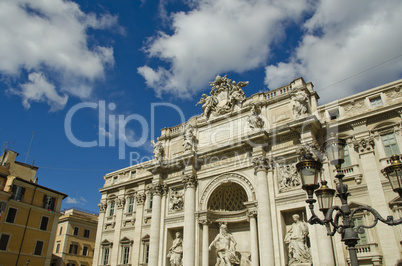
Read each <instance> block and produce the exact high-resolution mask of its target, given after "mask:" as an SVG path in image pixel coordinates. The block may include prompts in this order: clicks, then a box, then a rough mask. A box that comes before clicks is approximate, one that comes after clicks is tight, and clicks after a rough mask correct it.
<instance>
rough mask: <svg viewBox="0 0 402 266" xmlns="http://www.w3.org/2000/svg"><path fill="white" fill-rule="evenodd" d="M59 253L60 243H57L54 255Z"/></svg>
mask: <svg viewBox="0 0 402 266" xmlns="http://www.w3.org/2000/svg"><path fill="white" fill-rule="evenodd" d="M59 252H60V242H57V245H56V253H59Z"/></svg>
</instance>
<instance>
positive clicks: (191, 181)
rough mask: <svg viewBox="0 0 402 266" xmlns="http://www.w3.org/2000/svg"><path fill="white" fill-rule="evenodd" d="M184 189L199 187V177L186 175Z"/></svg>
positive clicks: (183, 180) (183, 179)
mask: <svg viewBox="0 0 402 266" xmlns="http://www.w3.org/2000/svg"><path fill="white" fill-rule="evenodd" d="M181 181H182V182H183V184H184V188H185V189H187V188H195V187H196V186H197V176H196V175H184V176H183V178H182V180H181Z"/></svg>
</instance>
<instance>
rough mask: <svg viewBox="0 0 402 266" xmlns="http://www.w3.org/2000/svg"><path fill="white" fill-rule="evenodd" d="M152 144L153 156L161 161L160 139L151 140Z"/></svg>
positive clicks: (161, 147)
mask: <svg viewBox="0 0 402 266" xmlns="http://www.w3.org/2000/svg"><path fill="white" fill-rule="evenodd" d="M151 144H152V146H154V157H155V159H156V160H157V161H159V162H161V161H162V159H163V145H162V143H161V142H160V141H157V142H156V143H155V141H153V140H151Z"/></svg>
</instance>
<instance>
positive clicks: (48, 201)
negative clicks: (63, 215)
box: [43, 195, 56, 211]
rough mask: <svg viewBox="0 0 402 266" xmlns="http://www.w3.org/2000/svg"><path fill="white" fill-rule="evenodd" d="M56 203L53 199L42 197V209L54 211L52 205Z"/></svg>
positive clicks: (46, 196)
mask: <svg viewBox="0 0 402 266" xmlns="http://www.w3.org/2000/svg"><path fill="white" fill-rule="evenodd" d="M55 203H56V199H55V198H54V197H51V196H48V195H44V196H43V208H45V209H47V210H49V211H54V205H55Z"/></svg>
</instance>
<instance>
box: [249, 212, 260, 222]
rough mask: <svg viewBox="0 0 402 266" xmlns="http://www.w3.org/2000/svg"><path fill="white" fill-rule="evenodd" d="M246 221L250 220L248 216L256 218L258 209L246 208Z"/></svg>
mask: <svg viewBox="0 0 402 266" xmlns="http://www.w3.org/2000/svg"><path fill="white" fill-rule="evenodd" d="M246 215H247V221H250V218H253V217H254V218H256V217H257V215H258V211H257V210H247V214H246Z"/></svg>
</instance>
